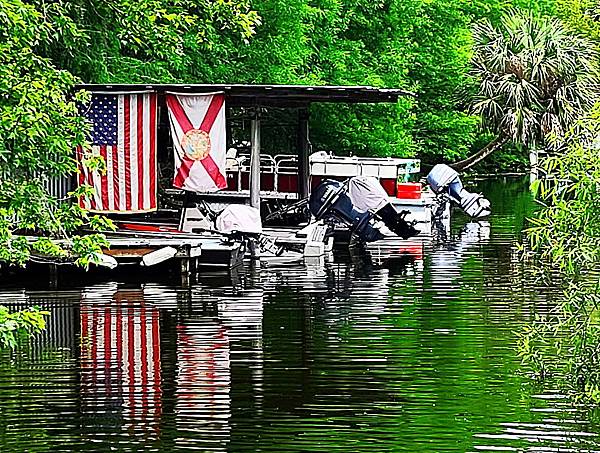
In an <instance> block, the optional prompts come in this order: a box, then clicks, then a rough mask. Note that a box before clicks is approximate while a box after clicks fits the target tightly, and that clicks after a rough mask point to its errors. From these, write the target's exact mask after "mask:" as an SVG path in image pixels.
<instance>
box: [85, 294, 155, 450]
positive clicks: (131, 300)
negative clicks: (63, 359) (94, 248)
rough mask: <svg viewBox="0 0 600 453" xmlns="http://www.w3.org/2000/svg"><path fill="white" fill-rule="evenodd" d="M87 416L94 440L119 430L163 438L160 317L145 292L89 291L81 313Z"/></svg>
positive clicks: (89, 434) (86, 424) (137, 435)
mask: <svg viewBox="0 0 600 453" xmlns="http://www.w3.org/2000/svg"><path fill="white" fill-rule="evenodd" d="M80 319H81V353H80V367H81V391H80V392H81V411H82V416H83V423H84V426H85V429H86V431H88V433H87V436H86V437H87V438H88V439H95V438H97V437H99V438H102V437H104V436H106V433H107V430H108V432H109V433H112V432H113V428H114V429H118V430H122V431H124V432H126V433H127V435H128V436H130V438H131V439H134V438H142V439H144V440H152V439H157V438H158V436H159V425H160V416H161V412H162V404H161V386H160V383H161V362H160V314H159V311H158V309H157V308H156V307H154V306H153V305H152V304H148V303H146V300H145V297H144V291H143V289H142V288H137V289H130V288H122V289H119V288H117V287H116V285H111V286H109V287H105V286H101V287H99V288H94V287H92V288H88V289H86V290H85V291H84V293H83V295H82V299H81V308H80Z"/></svg>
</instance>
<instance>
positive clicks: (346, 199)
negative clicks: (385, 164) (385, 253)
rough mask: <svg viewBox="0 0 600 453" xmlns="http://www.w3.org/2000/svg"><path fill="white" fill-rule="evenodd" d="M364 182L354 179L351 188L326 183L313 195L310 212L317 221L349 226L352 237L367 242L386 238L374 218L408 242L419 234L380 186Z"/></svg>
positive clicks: (336, 182)
mask: <svg viewBox="0 0 600 453" xmlns="http://www.w3.org/2000/svg"><path fill="white" fill-rule="evenodd" d="M364 179H365V178H363V177H356V178H352V179H351V180H350V182H349V183H348V185H347V184H344V183H341V182H339V181H331V180H326V181H323V182H322V183H321V184H319V186H317V188H316V189H315V190H313V192H312V193H311V195H310V200H309V202H308V207H309V209H310V212H311V213H312V215H313V216H315V218H316V219H317V220H320V219H333V220H336V221H338V222H340V223H341V224H343V225H346V226H347V227H348V228H349V230H350V233H351V234H353V235H356V236H358V237H359V238H360V239H361V240H363V241H365V242H373V241H378V240H380V239H383V238H384V235H383V233H382V232H381V231H379V230H378V229H377V228H376V227H375V226H374V225H373V222H371V220H372V219H374V218H379V219H381V220H382V221H383V222H384V223H385V224H386V226H387V227H388V228H389V229H390V230H392V231H393V232H394V233H396V234H398V235H399V236H401V237H403V238H405V239H406V238H408V237H411V236H414V235H415V234H417V230H415V229H414V228H413V227H412V225H409V224H408V223H407V222H406V221H405V220H404V215H405V213H404V212H402V213H398V212H397V211H396V209H395V208H394V207H393V206H392V205H391V204H389V202H388V195H387V193H385V191H384V190H383V188H382V187H381V185H380V184H379V182H378V181H377V180H375V183H376V184H374V183H372V182H371V181H369V182H368V183H364ZM367 179H374V178H367ZM355 180H356V181H355ZM349 187H350V188H351V189H349Z"/></svg>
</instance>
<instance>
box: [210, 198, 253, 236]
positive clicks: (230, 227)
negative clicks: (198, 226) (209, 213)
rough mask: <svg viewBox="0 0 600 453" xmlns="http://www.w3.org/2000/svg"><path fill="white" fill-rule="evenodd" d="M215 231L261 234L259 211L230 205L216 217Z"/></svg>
mask: <svg viewBox="0 0 600 453" xmlns="http://www.w3.org/2000/svg"><path fill="white" fill-rule="evenodd" d="M215 226H216V227H217V231H220V232H222V233H232V232H234V231H239V232H242V233H255V234H260V233H262V222H261V220H260V211H259V210H258V209H256V208H253V207H251V206H246V205H243V204H230V205H229V206H227V207H226V208H225V209H224V210H223V212H221V214H219V216H218V217H217V220H216V222H215Z"/></svg>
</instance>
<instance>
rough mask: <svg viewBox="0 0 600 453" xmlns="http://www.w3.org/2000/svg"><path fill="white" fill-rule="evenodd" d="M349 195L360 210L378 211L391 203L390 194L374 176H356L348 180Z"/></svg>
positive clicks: (355, 207) (355, 206)
mask: <svg viewBox="0 0 600 453" xmlns="http://www.w3.org/2000/svg"><path fill="white" fill-rule="evenodd" d="M348 196H349V197H350V201H352V204H353V205H354V209H356V210H357V211H359V212H367V211H372V212H377V211H379V210H380V209H381V208H383V207H384V206H385V205H386V204H388V203H389V195H388V194H387V192H386V191H385V189H384V188H383V187H382V186H381V184H380V183H379V180H378V179H377V178H375V177H373V176H355V177H354V178H350V181H348Z"/></svg>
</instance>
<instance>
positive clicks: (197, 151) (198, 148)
mask: <svg viewBox="0 0 600 453" xmlns="http://www.w3.org/2000/svg"><path fill="white" fill-rule="evenodd" d="M181 147H182V148H183V151H184V152H185V155H186V156H187V157H189V158H190V159H193V160H202V159H204V158H205V157H206V156H208V155H209V154H210V135H208V133H206V132H204V131H201V130H199V129H191V130H189V131H187V132H186V133H185V135H184V136H183V139H182V140H181Z"/></svg>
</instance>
